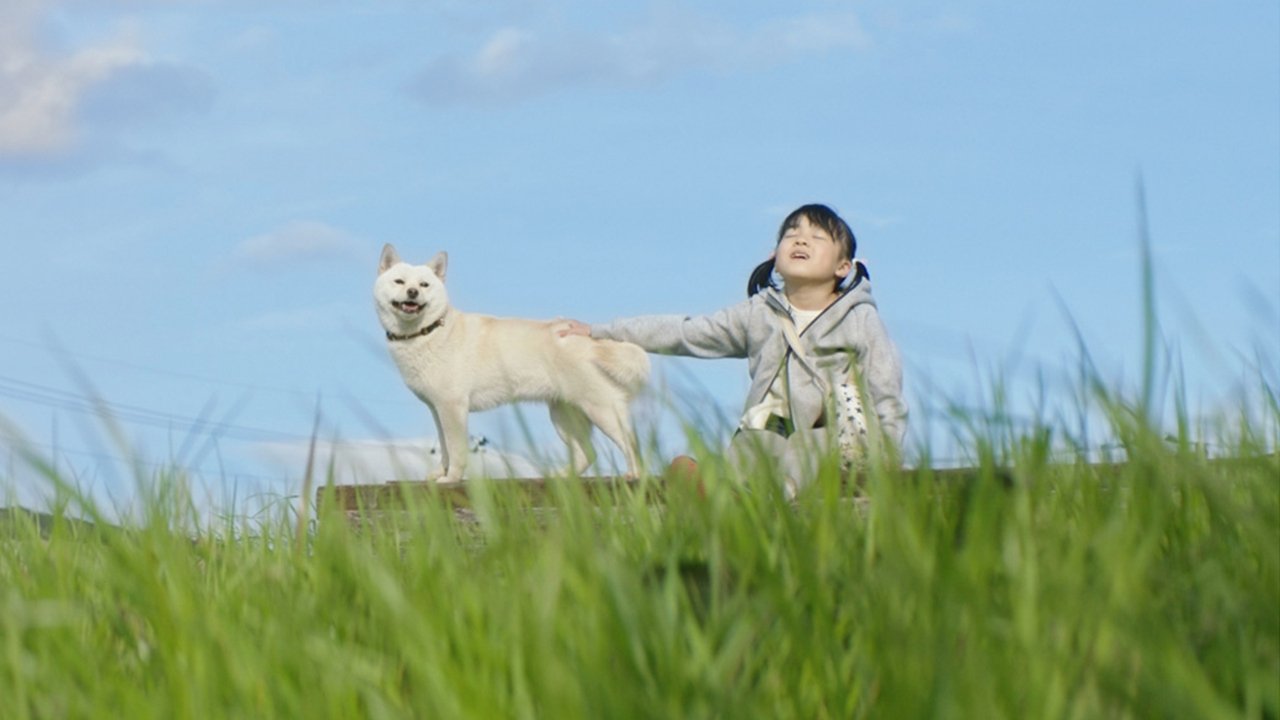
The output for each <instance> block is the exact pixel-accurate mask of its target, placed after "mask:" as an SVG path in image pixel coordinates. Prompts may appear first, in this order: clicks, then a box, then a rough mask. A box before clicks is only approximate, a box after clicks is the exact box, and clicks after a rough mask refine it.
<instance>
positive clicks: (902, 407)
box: [854, 304, 907, 449]
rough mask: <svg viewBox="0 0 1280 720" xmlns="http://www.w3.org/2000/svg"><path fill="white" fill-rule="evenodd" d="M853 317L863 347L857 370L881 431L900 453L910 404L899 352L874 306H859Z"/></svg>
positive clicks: (904, 437) (905, 432) (905, 433)
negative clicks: (903, 383)
mask: <svg viewBox="0 0 1280 720" xmlns="http://www.w3.org/2000/svg"><path fill="white" fill-rule="evenodd" d="M854 315H855V317H856V318H857V319H858V325H859V327H858V335H859V336H860V337H861V340H862V342H861V343H860V344H861V345H862V347H863V352H862V354H861V357H860V359H859V367H858V370H859V371H860V372H861V373H862V381H863V383H864V384H865V385H866V388H867V394H868V395H869V396H870V397H869V399H870V400H871V403H872V405H873V406H874V407H875V413H876V418H877V419H878V420H879V421H880V427H881V428H882V429H883V430H884V433H885V435H887V436H888V437H889V439H890V440H892V441H893V442H894V443H896V444H897V446H898V448H900V449H901V448H902V443H903V442H904V441H905V440H906V435H907V403H906V400H905V399H903V394H902V360H901V359H900V358H899V356H898V348H897V347H896V346H895V345H894V344H893V340H891V339H890V338H889V332H888V331H887V330H886V329H885V326H884V323H883V322H882V321H881V320H880V313H879V312H878V311H877V310H876V308H875V306H874V305H871V304H866V305H860V306H858V308H857V309H856V310H855V311H854Z"/></svg>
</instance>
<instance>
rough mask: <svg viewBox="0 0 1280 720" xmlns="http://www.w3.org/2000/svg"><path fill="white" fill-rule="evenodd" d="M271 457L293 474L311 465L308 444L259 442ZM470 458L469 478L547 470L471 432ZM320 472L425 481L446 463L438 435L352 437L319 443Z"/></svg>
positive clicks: (339, 478)
mask: <svg viewBox="0 0 1280 720" xmlns="http://www.w3.org/2000/svg"><path fill="white" fill-rule="evenodd" d="M260 448H261V451H262V453H263V454H264V455H265V456H266V458H267V459H268V460H270V461H272V462H275V463H279V464H281V465H282V466H284V467H285V468H286V469H287V470H288V471H289V472H290V473H291V474H294V473H301V472H302V471H303V470H304V469H305V468H306V464H307V453H308V451H309V445H308V444H307V443H270V444H266V445H262V446H260ZM469 449H470V458H469V459H468V460H467V472H466V477H467V478H468V479H472V478H478V477H487V478H496V479H508V478H533V477H541V476H542V475H543V474H544V472H543V471H542V470H540V469H539V468H538V466H537V465H535V464H534V463H533V462H532V461H530V460H529V459H528V458H525V457H523V456H520V455H516V454H514V453H507V452H502V451H500V450H498V449H496V448H494V447H493V446H492V445H490V444H489V441H488V439H487V438H485V437H483V436H482V437H472V438H471V442H470V448H469ZM315 462H316V466H315V471H316V477H317V478H319V479H326V478H327V474H328V472H329V468H330V467H331V466H332V468H333V476H334V482H335V483H337V484H339V485H353V484H370V483H382V482H390V481H393V480H422V479H424V478H426V477H427V475H428V474H429V473H432V472H435V471H436V470H438V469H440V467H441V457H440V446H439V443H437V442H436V441H434V440H392V441H382V440H353V441H338V442H333V443H327V442H317V443H316V457H315Z"/></svg>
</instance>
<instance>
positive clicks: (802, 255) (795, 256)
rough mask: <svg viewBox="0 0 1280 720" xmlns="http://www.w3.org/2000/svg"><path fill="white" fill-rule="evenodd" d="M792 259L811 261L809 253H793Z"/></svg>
mask: <svg viewBox="0 0 1280 720" xmlns="http://www.w3.org/2000/svg"><path fill="white" fill-rule="evenodd" d="M791 259H792V260H808V259H809V253H807V252H801V251H799V250H797V251H795V252H793V253H791Z"/></svg>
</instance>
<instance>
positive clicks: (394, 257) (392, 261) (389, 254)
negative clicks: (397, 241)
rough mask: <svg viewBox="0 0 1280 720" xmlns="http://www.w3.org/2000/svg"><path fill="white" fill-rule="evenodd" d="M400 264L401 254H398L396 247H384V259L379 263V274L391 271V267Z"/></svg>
mask: <svg viewBox="0 0 1280 720" xmlns="http://www.w3.org/2000/svg"><path fill="white" fill-rule="evenodd" d="M399 262H400V254H399V253H397V252H396V249H395V247H393V246H392V245H391V243H387V244H386V245H383V246H382V259H380V260H379V261H378V274H379V275H381V274H382V273H384V272H386V271H388V270H390V269H391V266H393V265H397V264H399Z"/></svg>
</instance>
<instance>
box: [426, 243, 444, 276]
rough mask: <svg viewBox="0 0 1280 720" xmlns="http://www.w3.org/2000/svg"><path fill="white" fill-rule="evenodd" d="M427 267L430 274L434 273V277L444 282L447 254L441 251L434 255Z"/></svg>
mask: <svg viewBox="0 0 1280 720" xmlns="http://www.w3.org/2000/svg"><path fill="white" fill-rule="evenodd" d="M427 267H429V268H431V272H433V273H435V274H436V277H438V278H440V279H441V280H444V273H445V270H447V269H449V253H447V252H444V251H443V250H442V251H440V252H438V253H436V256H435V257H433V258H431V262H429V263H427Z"/></svg>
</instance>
